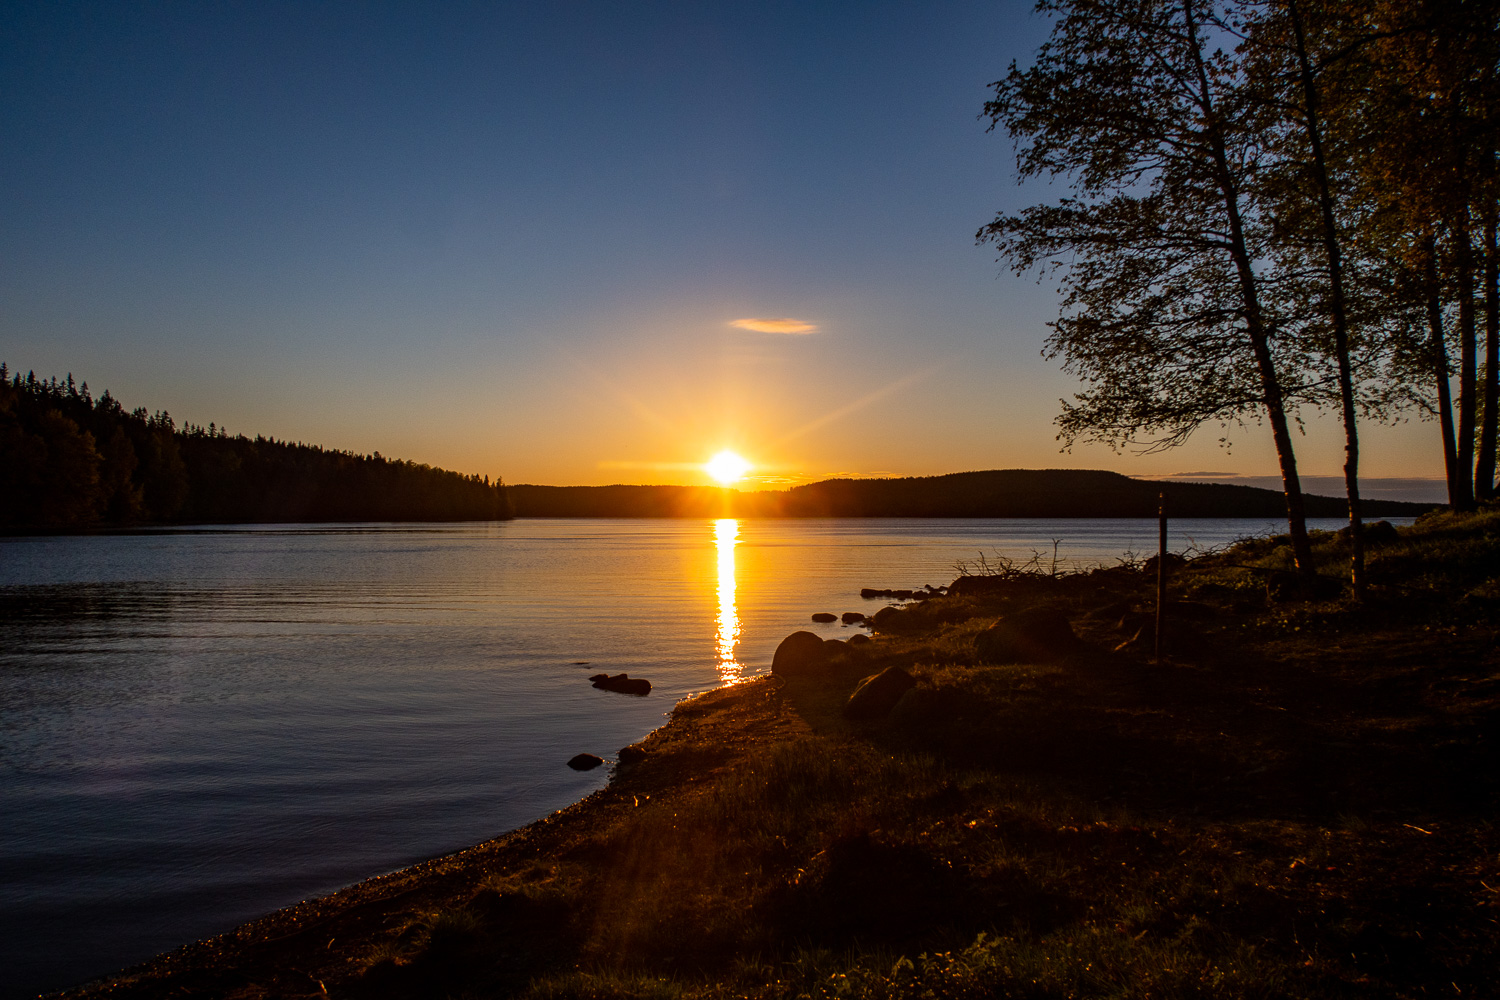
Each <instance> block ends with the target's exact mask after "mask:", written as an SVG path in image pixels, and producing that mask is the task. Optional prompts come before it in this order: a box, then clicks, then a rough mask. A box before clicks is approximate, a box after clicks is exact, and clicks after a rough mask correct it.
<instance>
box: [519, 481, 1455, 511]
mask: <svg viewBox="0 0 1500 1000" xmlns="http://www.w3.org/2000/svg"><path fill="white" fill-rule="evenodd" d="M507 489H508V492H509V495H510V499H511V503H512V505H513V507H514V509H515V512H516V516H517V517H1153V516H1155V514H1156V505H1157V494H1159V493H1165V494H1166V495H1167V505H1168V510H1169V512H1170V514H1171V516H1173V517H1271V518H1275V517H1285V516H1286V501H1285V500H1284V499H1283V497H1282V495H1281V494H1280V493H1278V492H1276V491H1274V490H1264V489H1258V488H1256V487H1253V486H1228V485H1222V484H1218V483H1177V482H1150V481H1146V480H1140V479H1131V478H1130V477H1129V476H1122V475H1120V474H1119V473H1118V472H1104V471H1096V470H1088V469H996V470H992V471H989V472H956V473H952V474H950V475H946V476H919V477H911V478H905V479H829V480H825V481H824V482H821V483H809V484H808V485H806V486H795V487H792V488H791V489H788V490H772V491H766V492H755V493H752V492H741V491H739V490H730V489H715V488H710V487H699V486H529V485H521V486H511V487H508V488H507ZM1304 501H1305V503H1306V505H1307V516H1308V517H1343V516H1344V515H1345V513H1346V512H1347V508H1346V506H1345V501H1344V500H1343V498H1341V497H1322V496H1313V495H1310V494H1308V495H1304ZM1431 507H1432V505H1430V504H1419V503H1404V502H1401V501H1395V500H1367V501H1365V504H1364V512H1365V515H1366V516H1367V517H1402V516H1413V515H1416V514H1420V513H1422V512H1423V511H1426V510H1430V509H1431Z"/></svg>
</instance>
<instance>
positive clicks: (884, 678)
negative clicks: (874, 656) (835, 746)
mask: <svg viewBox="0 0 1500 1000" xmlns="http://www.w3.org/2000/svg"><path fill="white" fill-rule="evenodd" d="M916 686H917V681H916V678H914V677H912V675H911V674H909V673H907V672H906V671H905V670H902V669H901V668H900V667H887V668H886V669H884V670H882V671H881V672H880V673H878V674H874V675H873V676H870V677H866V678H865V679H864V680H862V681H860V682H859V686H858V687H857V688H855V689H854V693H853V694H851V695H850V696H849V700H848V701H847V702H845V703H844V718H846V719H883V718H885V717H886V716H887V715H889V714H890V711H891V709H892V708H895V707H896V702H898V701H900V700H901V696H902V695H904V694H905V693H906V692H908V691H910V690H911V689H912V688H914V687H916Z"/></svg>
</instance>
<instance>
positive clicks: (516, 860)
mask: <svg viewBox="0 0 1500 1000" xmlns="http://www.w3.org/2000/svg"><path fill="white" fill-rule="evenodd" d="M1317 553H1318V559H1319V560H1320V567H1319V568H1320V571H1321V577H1320V579H1319V580H1317V581H1313V582H1310V583H1306V584H1301V585H1297V586H1289V585H1288V584H1287V583H1286V580H1285V575H1286V572H1287V563H1286V559H1287V552H1286V548H1285V546H1284V544H1282V543H1281V541H1280V540H1278V539H1266V540H1259V541H1254V542H1247V543H1244V544H1241V545H1239V546H1237V547H1235V548H1233V549H1230V550H1228V551H1226V552H1220V553H1215V554H1212V555H1208V556H1203V557H1201V558H1198V559H1194V560H1192V561H1190V562H1187V563H1185V564H1181V565H1174V567H1173V569H1172V574H1171V581H1170V590H1169V595H1168V597H1169V603H1168V605H1167V612H1168V615H1167V619H1166V620H1167V622H1168V631H1167V632H1165V633H1164V635H1163V638H1164V640H1166V654H1165V656H1164V657H1163V659H1162V660H1160V661H1157V660H1156V659H1155V658H1154V656H1153V653H1154V648H1155V642H1154V639H1155V636H1154V635H1153V634H1151V632H1150V626H1151V625H1153V624H1154V621H1155V616H1154V613H1153V612H1154V608H1153V607H1152V600H1153V591H1152V586H1153V584H1154V581H1155V572H1154V570H1155V567H1154V566H1147V565H1141V564H1134V563H1122V564H1121V565H1120V566H1117V567H1113V568H1110V569H1103V570H1096V571H1093V572H1090V573H1080V574H1073V575H1067V574H1062V575H1053V574H1044V573H1040V572H1035V571H1014V570H1013V569H1012V570H1005V569H1004V568H1002V571H1001V572H997V573H993V574H989V575H986V576H979V577H964V578H960V579H959V580H957V581H954V583H953V584H952V585H951V586H949V587H947V588H929V591H942V592H941V593H931V592H929V593H927V594H925V595H924V599H922V600H913V601H912V602H911V603H909V604H907V605H906V606H904V607H901V608H896V607H892V608H889V609H886V610H884V611H882V612H880V613H879V614H877V615H874V616H872V629H873V633H874V638H873V641H866V642H839V641H836V640H824V639H821V638H819V637H818V636H816V635H813V634H811V633H806V632H804V633H798V634H795V635H793V636H789V637H788V639H787V641H786V642H785V643H783V646H782V648H781V650H779V651H778V655H777V660H776V663H775V665H774V668H773V673H772V675H770V676H767V677H762V678H758V679H756V680H753V681H750V682H747V683H744V684H740V685H737V686H734V687H729V688H724V689H721V690H717V691H713V692H710V693H708V694H705V695H703V696H700V697H697V698H694V699H691V700H688V701H685V702H683V703H682V704H680V705H678V706H677V707H676V709H675V710H674V711H673V713H672V715H671V718H670V720H669V722H668V723H667V724H666V725H665V726H663V727H662V728H661V729H659V730H657V731H656V732H655V733H653V734H651V736H650V737H648V738H647V739H646V740H644V741H642V743H640V744H639V745H636V746H633V747H630V748H626V749H625V750H623V751H622V752H621V753H620V755H619V760H618V762H617V763H616V764H615V765H614V771H613V774H612V778H611V781H610V784H609V785H608V787H607V788H605V789H603V790H601V791H600V792H597V793H595V794H594V795H592V796H590V797H588V798H587V799H585V800H583V801H582V802H580V803H578V804H577V805H575V806H572V807H570V808H569V809H565V810H562V811H560V812H558V813H555V814H553V815H552V816H549V817H547V818H546V819H543V820H541V821H539V822H537V823H533V824H531V825H530V826H528V827H525V828H523V829H521V830H518V831H515V832H514V833H511V834H508V835H506V836H504V837H500V838H497V839H496V840H493V841H489V842H487V843H484V844H480V845H478V846H476V847H473V848H470V849H468V850H465V851H461V852H458V853H456V854H452V855H448V856H446V857H442V858H437V859H434V860H432V861H430V862H427V863H425V864H422V865H417V866H414V867H412V868H409V869H406V870H403V871H400V872H396V873H394V874H391V875H387V876H383V877H380V878H376V879H371V880H369V881H366V882H362V883H360V884H358V885H355V886H351V887H349V888H348V889H345V890H343V891H341V892H338V893H335V894H333V895H331V896H328V897H324V898H322V899H317V900H310V901H307V902H305V903H302V904H299V905H298V906H294V907H289V908H287V909H285V910H282V911H279V912H277V913H274V914H271V915H270V916H268V917H265V918H263V919H262V920H258V921H255V922H253V923H251V924H247V925H245V926H244V927H241V928H239V929H237V930H235V931H233V932H231V933H229V934H226V935H223V936H221V937H218V938H214V939H210V940H207V941H202V942H199V943H197V944H193V945H190V946H188V947H186V948H183V949H179V950H178V951H176V952H172V953H170V954H168V955H163V956H161V957H159V958H157V959H155V960H154V961H152V962H149V963H147V964H145V965H143V966H140V967H138V968H135V969H132V970H128V971H127V972H125V973H123V974H122V975H120V976H119V977H117V978H115V979H113V980H112V981H109V982H101V983H96V984H93V985H90V986H88V987H85V988H83V989H80V990H76V991H74V992H73V993H71V994H69V996H73V997H80V998H81V997H102V996H111V997H153V998H154V997H163V998H164V997H168V996H173V997H178V996H216V997H245V998H250V997H270V996H325V995H327V996H349V997H407V996H410V997H426V996H431V997H444V996H475V997H479V996H485V997H491V996H493V997H505V996H526V997H564V996H569V997H571V996H584V997H596V998H607V997H609V998H613V997H620V998H624V997H640V998H645V997H653V998H654V997H714V998H719V997H741V996H752V997H767V998H778V1000H779V998H787V1000H790V998H793V997H835V996H838V997H847V996H869V997H912V998H916V997H980V996H995V995H1014V996H1037V997H1043V996H1045V997H1064V996H1078V997H1089V996H1109V997H1140V998H1145V997H1161V996H1213V997H1265V996H1285V995H1290V996H1299V997H1328V998H1333V997H1338V998H1348V997H1371V998H1374V997H1390V996H1413V997H1415V996H1432V995H1444V996H1467V995H1484V993H1485V992H1486V991H1487V990H1489V989H1491V987H1492V985H1493V983H1494V982H1496V981H1500V930H1497V928H1500V923H1497V914H1500V831H1497V827H1496V824H1495V822H1494V819H1495V815H1496V806H1497V804H1500V767H1497V765H1500V651H1497V650H1500V642H1497V640H1500V629H1497V626H1496V611H1497V610H1500V578H1497V570H1496V567H1497V566H1500V511H1488V512H1482V513H1480V514H1478V515H1472V516H1467V517H1460V516H1456V515H1446V514H1445V515H1439V516H1435V517H1429V518H1424V519H1423V520H1422V521H1420V522H1419V523H1418V524H1417V525H1416V526H1414V527H1413V528H1410V529H1403V530H1401V531H1400V532H1396V533H1392V534H1389V535H1387V536H1385V537H1383V539H1382V540H1381V541H1380V544H1378V545H1377V546H1375V547H1374V548H1372V550H1371V554H1370V570H1371V579H1372V586H1371V589H1370V593H1369V596H1368V598H1367V600H1366V601H1365V602H1363V603H1356V602H1353V601H1351V600H1350V599H1348V597H1347V596H1345V595H1343V594H1342V592H1341V588H1340V586H1339V584H1338V579H1337V574H1338V573H1339V571H1340V568H1341V567H1342V566H1343V565H1344V560H1346V559H1347V543H1346V542H1345V541H1344V540H1342V539H1340V538H1339V537H1338V536H1336V535H1323V536H1319V538H1318V539H1317Z"/></svg>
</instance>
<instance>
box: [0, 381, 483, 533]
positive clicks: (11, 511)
mask: <svg viewBox="0 0 1500 1000" xmlns="http://www.w3.org/2000/svg"><path fill="white" fill-rule="evenodd" d="M0 470H3V475H0V526H4V527H7V528H13V529H27V530H35V529H42V530H47V529H69V528H82V527H90V526H107V527H113V526H128V525H134V524H164V523H189V522H197V523H253V522H290V521H470V520H494V519H500V518H508V517H510V516H511V512H510V504H509V500H508V498H507V496H506V492H505V487H504V485H503V484H502V483H501V482H500V480H499V479H496V480H495V481H494V482H491V481H490V479H489V477H488V476H484V477H481V476H466V475H462V474H460V473H457V472H450V471H448V470H446V469H435V468H433V467H432V466H429V465H421V464H418V463H416V462H405V461H400V460H397V459H388V458H385V457H384V456H382V455H381V454H380V453H379V452H376V453H374V454H371V455H357V454H354V453H353V452H348V451H338V450H333V449H328V448H322V447H318V446H316V445H307V444H301V443H295V444H294V443H292V442H289V441H278V440H276V439H275V438H268V437H261V436H259V435H257V436H256V437H254V438H249V437H245V436H244V435H235V436H233V437H231V436H230V435H229V433H228V432H227V431H225V430H224V429H222V428H220V427H217V426H216V425H215V424H209V426H208V427H206V428H205V427H199V426H195V425H192V424H188V425H185V426H183V427H181V428H179V427H178V426H177V425H176V423H175V422H174V421H173V420H172V417H171V416H170V415H169V414H168V413H167V412H166V411H164V410H163V411H159V412H156V413H148V412H147V411H146V409H145V408H144V407H139V408H136V409H134V410H128V411H127V410H126V409H125V408H124V406H122V405H121V404H120V402H119V401H118V400H116V399H115V398H114V397H113V396H111V395H110V393H109V392H108V391H106V392H105V393H104V394H103V395H101V396H99V397H98V398H97V399H95V398H94V397H93V394H92V393H91V392H90V391H89V387H88V383H87V382H85V383H83V384H82V385H79V384H76V383H75V382H74V380H73V376H72V375H71V374H69V375H68V377H67V378H66V379H64V380H59V379H57V378H56V377H53V378H51V379H38V378H37V377H36V375H35V373H34V372H27V373H26V375H25V377H22V376H21V375H20V374H19V373H17V374H14V375H13V374H11V372H10V370H9V367H8V366H7V365H5V364H0Z"/></svg>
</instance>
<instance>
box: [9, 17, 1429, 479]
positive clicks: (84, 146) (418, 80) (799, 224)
mask: <svg viewBox="0 0 1500 1000" xmlns="http://www.w3.org/2000/svg"><path fill="white" fill-rule="evenodd" d="M1029 10H1030V4H1029V3H1014V2H990V3H969V2H952V3H922V4H916V3H878V2H858V3H809V2H798V3H784V4H775V3H756V4H744V3H722V4H720V3H708V2H692V3H688V2H683V3H651V2H645V3H640V2H633V3H584V2H554V3H535V4H530V3H493V4H465V3H441V4H427V3H411V4H379V3H360V4H348V3H296V4H276V3H267V2H255V3H214V4H208V3H130V4H110V3H87V4H78V3H46V2H28V3H5V4H3V5H0V360H4V361H7V362H8V363H9V364H10V365H11V367H12V368H16V369H19V370H22V371H25V370H27V369H34V370H35V371H36V372H37V374H38V375H41V376H46V375H52V374H57V375H62V374H64V373H66V372H70V371H71V372H73V373H74V374H75V375H76V376H78V377H79V378H81V379H87V380H88V381H89V383H90V385H91V387H92V388H93V389H94V390H95V392H96V393H97V392H98V391H100V390H102V389H104V388H109V389H110V390H112V391H113V393H114V394H115V395H116V396H117V397H118V398H120V399H121V400H122V401H123V402H125V403H126V404H127V405H128V406H136V405H145V406H147V407H149V408H151V409H158V408H165V409H168V410H170V412H171V413H172V415H173V416H174V417H175V418H176V419H177V420H178V421H179V423H180V422H183V421H191V422H194V423H201V424H207V423H208V422H209V421H210V420H212V421H216V422H218V423H219V424H222V425H225V426H227V427H228V428H229V430H230V432H231V433H247V434H252V435H253V434H257V433H259V434H267V435H273V436H275V437H278V438H287V439H291V440H301V441H307V442H316V443H319V444H323V445H327V446H330V447H336V448H346V449H350V450H353V451H357V452H371V451H380V452H382V453H384V454H386V455H389V456H398V457H402V458H410V459H414V460H417V461H422V462H429V463H432V464H435V465H440V466H445V467H449V468H454V469H458V470H461V471H464V472H479V473H485V474H489V475H492V476H494V475H499V476H503V477H504V479H505V480H506V481H507V482H538V483H555V484H598V483H610V482H703V481H705V480H704V477H703V475H702V473H701V471H700V468H699V465H700V463H702V462H703V461H705V460H706V459H707V458H708V457H709V456H710V455H712V454H713V453H714V452H716V451H718V450H719V449H720V448H725V447H728V448H734V449H738V450H739V451H741V452H742V453H743V454H744V455H746V456H747V457H748V458H749V459H750V460H751V461H753V462H755V463H757V465H758V467H759V468H758V470H757V471H758V472H760V473H761V474H762V475H764V476H765V477H766V479H765V480H764V481H765V482H767V483H778V482H795V481H806V480H813V479H822V478H827V477H829V476H832V475H839V474H843V475H850V474H853V475H877V474H899V475H926V474H934V473H943V472H956V471H963V470H969V469H987V468H1010V467H1075V468H1108V469H1115V470H1118V471H1121V472H1125V473H1128V474H1132V475H1167V474H1172V473H1181V472H1205V473H1206V472H1214V473H1236V474H1242V475H1265V474H1271V473H1274V472H1275V469H1276V466H1275V461H1274V453H1273V451H1272V449H1271V447H1270V441H1269V437H1270V435H1269V433H1268V432H1267V431H1266V430H1265V429H1264V428H1263V427H1260V426H1256V425H1251V426H1249V427H1246V428H1244V429H1238V428H1236V429H1232V431H1231V432H1230V434H1229V437H1230V438H1231V440H1232V442H1233V447H1232V448H1231V449H1229V450H1227V451H1226V450H1225V449H1224V448H1223V447H1221V446H1220V444H1219V438H1220V437H1221V436H1223V433H1224V432H1223V431H1221V430H1220V429H1219V428H1217V427H1206V428H1204V429H1203V430H1202V431H1201V432H1200V433H1199V434H1198V435H1197V436H1196V438H1195V439H1194V440H1193V441H1192V442H1191V443H1190V444H1189V445H1188V446H1186V447H1183V448H1180V449H1177V450H1176V451H1173V452H1169V453H1167V454H1164V455H1155V456H1144V457H1142V456H1137V455H1134V454H1130V453H1124V454H1115V453H1112V452H1110V451H1109V450H1108V449H1105V448H1101V447H1078V448H1075V449H1074V450H1073V451H1072V452H1071V453H1068V454H1060V453H1059V450H1058V443H1057V442H1056V440H1055V439H1054V436H1055V431H1054V428H1053V426H1052V420H1053V418H1054V417H1055V416H1056V414H1057V412H1058V408H1059V407H1058V399H1059V398H1060V397H1064V396H1068V395H1070V394H1071V393H1072V392H1073V391H1074V389H1075V388H1076V386H1075V383H1074V381H1073V380H1072V379H1071V378H1070V377H1069V376H1067V375H1066V374H1064V373H1063V372H1061V371H1060V370H1059V368H1058V366H1057V364H1056V363H1055V362H1050V361H1047V360H1044V359H1043V358H1041V357H1040V355H1039V352H1040V348H1041V344H1042V340H1043V338H1044V337H1045V335H1046V327H1045V324H1046V322H1047V321H1048V320H1049V319H1051V318H1053V316H1054V315H1055V313H1056V308H1057V294H1056V291H1055V288H1053V287H1052V286H1051V285H1050V284H1045V285H1038V284H1037V283H1036V282H1035V281H1033V280H1031V279H1024V278H1022V279H1017V278H1013V277H1011V276H1010V275H1009V274H1008V273H1005V272H1003V270H1002V268H1001V266H1000V265H999V264H997V263H996V262H995V260H994V254H993V252H992V251H991V250H990V249H989V248H986V247H979V246H976V245H975V243H974V233H975V231H976V230H977V229H978V228H979V227H980V226H981V225H983V224H984V223H986V222H987V221H989V219H990V218H992V217H993V216H994V214H995V213H996V212H997V211H998V210H1001V209H1014V208H1018V207H1020V206H1022V205H1024V204H1027V203H1029V202H1031V201H1034V200H1039V199H1040V198H1041V197H1042V196H1043V194H1044V192H1043V191H1042V190H1039V189H1035V188H1033V189H1021V188H1019V187H1018V186H1017V185H1016V182H1015V179H1014V171H1013V157H1012V153H1011V148H1010V145H1009V142H1008V140H1006V139H1004V138H1003V137H1001V136H999V135H992V134H987V133H986V131H985V125H984V123H982V122H981V121H979V120H978V117H977V116H978V113H979V111H980V108H981V106H982V104H983V102H984V100H985V98H986V96H987V93H988V92H987V89H986V84H988V83H989V82H990V81H992V80H994V79H995V78H996V77H998V76H1000V75H1001V74H1002V73H1003V72H1004V70H1005V68H1006V66H1007V65H1008V64H1009V63H1010V61H1011V60H1012V59H1018V60H1021V61H1022V62H1025V61H1026V60H1027V59H1028V57H1029V54H1030V53H1031V52H1032V51H1033V50H1034V49H1035V47H1036V45H1037V44H1038V43H1039V42H1040V41H1041V40H1042V39H1043V37H1044V35H1045V29H1046V25H1045V22H1043V21H1042V20H1040V19H1039V18H1037V17H1035V16H1033V15H1031V14H1030V13H1029ZM737 320H750V321H761V322H743V323H740V324H739V325H735V321H737ZM767 320H786V321H790V322H787V323H783V324H777V323H768V322H764V321H767ZM796 326H805V327H812V328H813V329H811V330H800V331H797V330H792V329H789V328H790V327H796ZM1436 442H1437V434H1436V431H1435V430H1434V429H1433V426H1432V425H1431V424H1425V423H1417V422H1412V423H1410V424H1406V425H1402V426H1398V427H1395V428H1370V429H1368V430H1367V437H1366V445H1365V449H1366V451H1365V465H1364V470H1365V472H1366V473H1367V474H1368V475H1370V476H1374V477H1380V476H1419V477H1420V476H1438V475H1441V459H1440V456H1439V455H1438V452H1437V448H1436ZM1299 447H1300V454H1301V458H1302V464H1303V468H1304V469H1305V470H1306V471H1307V472H1308V473H1309V474H1313V475H1317V474H1334V473H1336V472H1337V471H1338V469H1339V467H1340V465H1341V463H1342V457H1341V454H1340V447H1341V442H1340V437H1339V434H1338V431H1337V426H1336V424H1335V423H1334V422H1333V421H1332V420H1331V419H1324V420H1316V419H1315V420H1312V421H1311V422H1310V423H1309V426H1308V434H1307V436H1306V437H1305V438H1303V439H1301V440H1300V441H1299Z"/></svg>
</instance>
